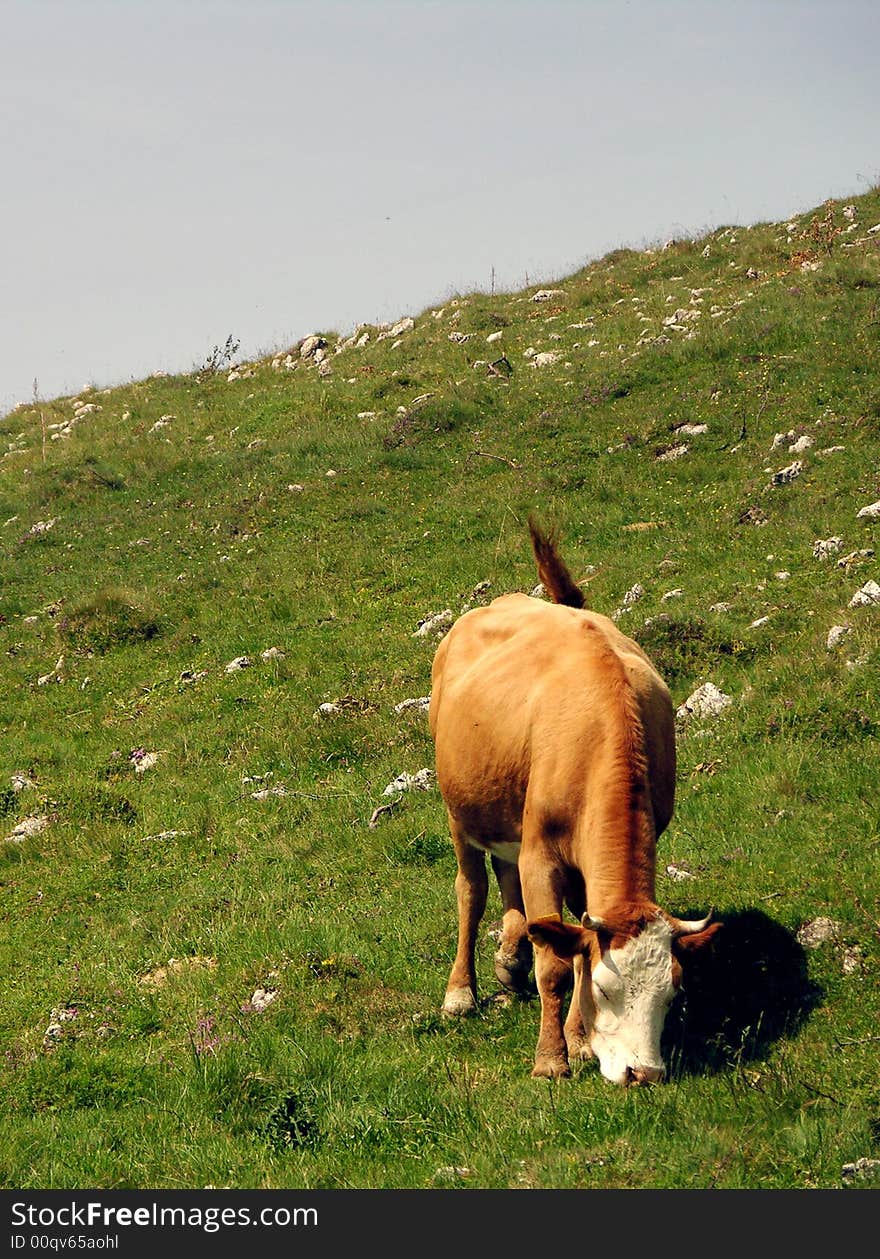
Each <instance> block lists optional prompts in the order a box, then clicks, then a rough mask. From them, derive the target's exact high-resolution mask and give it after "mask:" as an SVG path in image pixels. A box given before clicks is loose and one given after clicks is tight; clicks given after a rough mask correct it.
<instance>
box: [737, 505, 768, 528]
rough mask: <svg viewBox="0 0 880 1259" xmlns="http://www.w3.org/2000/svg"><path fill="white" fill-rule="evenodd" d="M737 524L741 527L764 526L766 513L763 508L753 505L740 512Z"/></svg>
mask: <svg viewBox="0 0 880 1259" xmlns="http://www.w3.org/2000/svg"><path fill="white" fill-rule="evenodd" d="M737 523H738V524H741V525H766V523H767V513H766V512H765V511H764V509H763V507H757V506H755V505H754V504H753V505H752V506H751V507H746V508H745V510H744V511H741V512H740V514H739V517H738V520H737Z"/></svg>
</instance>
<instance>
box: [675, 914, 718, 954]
mask: <svg viewBox="0 0 880 1259" xmlns="http://www.w3.org/2000/svg"><path fill="white" fill-rule="evenodd" d="M723 926H724V923H722V922H713V923H712V925H711V927H707V928H706V930H705V931H698V932H697V933H696V934H695V935H688V936H677V937H676V939H675V940H674V941H673V943H672V947H673V949H674V951H675V952H676V953H677V954H678V955H679V956H681V955H682V954H684V955H687V954H688V953H690V952H692V951H693V950H694V949H701V948H703V947H704V945H706V944H708V943H709V941H710V940H711V939H712V937H713V936H714V935H716V934H717V933H718V932H719V931H720V930H721V928H722V927H723Z"/></svg>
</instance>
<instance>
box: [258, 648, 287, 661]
mask: <svg viewBox="0 0 880 1259" xmlns="http://www.w3.org/2000/svg"><path fill="white" fill-rule="evenodd" d="M260 658H261V659H262V660H265V661H267V662H268V661H269V660H283V659H284V652H283V651H282V650H281V648H280V647H267V648H266V650H265V651H261V652H260Z"/></svg>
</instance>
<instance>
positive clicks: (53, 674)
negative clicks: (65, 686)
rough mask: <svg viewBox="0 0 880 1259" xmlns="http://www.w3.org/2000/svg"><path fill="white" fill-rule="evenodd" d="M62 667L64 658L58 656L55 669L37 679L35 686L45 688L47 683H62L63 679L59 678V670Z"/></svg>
mask: <svg viewBox="0 0 880 1259" xmlns="http://www.w3.org/2000/svg"><path fill="white" fill-rule="evenodd" d="M63 665H64V657H63V656H59V657H58V660H57V661H56V664H55V668H54V669H52V670H51V671H50V672H49V673H44V674H43V676H42V677H39V678H37V686H46V685H48V683H49V682H63V681H64V678H63V677H62V676H61V669H62V667H63Z"/></svg>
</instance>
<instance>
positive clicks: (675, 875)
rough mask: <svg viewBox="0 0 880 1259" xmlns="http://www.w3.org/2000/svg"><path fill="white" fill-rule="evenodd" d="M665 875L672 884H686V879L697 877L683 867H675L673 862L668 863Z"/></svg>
mask: <svg viewBox="0 0 880 1259" xmlns="http://www.w3.org/2000/svg"><path fill="white" fill-rule="evenodd" d="M666 874H667V877H668V878H670V879H672V881H673V883H686V882H687V880H688V879H695V878H696V877H697V876H696V875H695V874H692V873H691V871H690V870H688V869H687V868H686V867H685V866H679V865H675V864H674V863H673V862H670V863H669V865H668V866H667V867H666Z"/></svg>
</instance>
